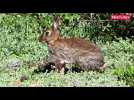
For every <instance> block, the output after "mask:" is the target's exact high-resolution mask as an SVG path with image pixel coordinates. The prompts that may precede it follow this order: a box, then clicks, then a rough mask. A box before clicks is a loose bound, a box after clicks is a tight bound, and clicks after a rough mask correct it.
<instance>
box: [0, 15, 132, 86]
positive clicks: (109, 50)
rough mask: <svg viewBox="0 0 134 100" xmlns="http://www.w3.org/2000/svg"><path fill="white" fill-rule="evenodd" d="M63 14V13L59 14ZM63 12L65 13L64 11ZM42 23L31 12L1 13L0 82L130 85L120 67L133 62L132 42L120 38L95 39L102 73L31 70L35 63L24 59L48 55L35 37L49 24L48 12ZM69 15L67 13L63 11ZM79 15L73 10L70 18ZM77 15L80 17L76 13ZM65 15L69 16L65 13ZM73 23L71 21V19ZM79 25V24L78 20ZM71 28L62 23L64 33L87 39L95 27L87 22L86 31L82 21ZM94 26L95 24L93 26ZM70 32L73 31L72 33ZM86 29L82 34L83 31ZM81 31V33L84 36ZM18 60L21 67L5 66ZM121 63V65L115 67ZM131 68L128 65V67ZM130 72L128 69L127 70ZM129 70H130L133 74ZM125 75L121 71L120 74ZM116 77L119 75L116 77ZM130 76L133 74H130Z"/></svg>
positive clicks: (37, 59)
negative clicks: (104, 65) (103, 64)
mask: <svg viewBox="0 0 134 100" xmlns="http://www.w3.org/2000/svg"><path fill="white" fill-rule="evenodd" d="M61 15H62V14H61ZM63 15H64V14H63ZM41 16H42V17H41V23H39V22H38V20H37V19H36V18H35V16H31V15H26V16H25V15H16V14H14V15H10V14H9V15H6V14H0V86H1V87H6V86H21V87H25V86H43V87H44V86H45V87H48V86H52V87H53V86H56V87H74V86H75V87H117V86H121V87H122V86H125V87H126V86H133V85H132V82H131V83H130V84H127V82H128V81H126V79H127V77H125V79H124V78H123V79H122V78H121V77H122V73H124V72H123V71H121V72H120V71H118V69H121V68H127V67H129V66H134V42H131V43H130V41H129V39H127V40H122V39H119V42H115V41H109V42H108V41H107V42H106V43H104V42H101V40H99V41H97V44H98V46H100V47H101V49H102V52H103V54H104V57H105V61H106V63H107V65H108V68H107V69H106V71H105V72H104V73H97V72H93V71H90V72H81V73H72V72H68V73H67V74H65V75H60V74H59V73H56V72H53V71H52V72H50V73H45V72H44V73H38V74H37V73H33V72H34V69H36V66H33V67H31V68H29V67H28V65H27V64H26V63H25V62H27V61H28V62H31V63H35V64H36V63H38V62H39V61H40V60H42V59H43V58H46V56H47V55H48V50H47V46H46V45H43V44H41V43H39V42H38V40H37V38H38V36H39V35H40V34H41V29H42V26H45V25H46V26H49V24H50V23H51V20H50V19H51V16H50V15H49V14H41ZM66 16H70V15H66ZM77 17H78V15H77V14H76V15H75V14H74V16H72V17H71V18H72V20H71V21H73V18H75V19H76V18H77ZM78 18H79V17H78ZM66 19H68V17H66ZM70 23H72V22H70ZM80 25H81V24H80ZM82 25H83V26H82V28H79V26H76V27H74V28H73V29H71V27H72V26H71V25H70V26H69V25H65V27H63V29H61V32H62V35H63V36H69V37H70V36H72V37H74V36H75V37H85V36H87V37H85V38H86V39H90V37H92V35H93V34H89V33H90V32H88V31H91V33H93V32H94V31H95V30H94V27H95V26H94V27H93V26H92V27H90V26H89V30H88V31H87V32H85V30H84V27H85V26H86V25H84V24H82ZM95 28H96V27H95ZM71 33H73V34H72V35H71ZM84 33H85V34H84ZM83 35H84V36H83ZM14 61H18V62H19V64H20V67H18V68H17V69H16V70H13V69H12V68H9V67H7V64H10V63H13V62H14ZM118 66H120V67H118ZM130 71H131V69H130ZM126 73H129V71H126ZM133 73H134V72H133V71H132V72H131V73H130V74H133ZM123 75H124V74H123ZM22 76H26V77H27V78H28V79H27V80H24V81H22V82H20V81H19V80H20V78H21V77H22ZM119 77H120V78H121V79H119ZM131 79H132V78H131Z"/></svg>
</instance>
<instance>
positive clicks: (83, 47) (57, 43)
mask: <svg viewBox="0 0 134 100" xmlns="http://www.w3.org/2000/svg"><path fill="white" fill-rule="evenodd" d="M59 21H60V20H59V17H54V23H53V25H52V27H51V28H50V29H47V30H46V31H45V32H44V33H43V34H42V35H40V37H39V41H40V42H42V43H47V45H48V49H49V58H48V60H47V61H49V62H53V63H55V66H56V68H57V69H58V71H59V72H63V71H64V67H65V64H77V65H79V67H80V68H81V69H82V70H86V71H89V70H102V69H104V68H105V66H104V59H103V56H102V53H101V50H100V49H99V48H98V47H97V46H96V45H95V44H94V43H91V42H89V41H86V40H84V39H79V38H62V37H61V36H60V33H59V30H58V28H59V24H60V22H59Z"/></svg>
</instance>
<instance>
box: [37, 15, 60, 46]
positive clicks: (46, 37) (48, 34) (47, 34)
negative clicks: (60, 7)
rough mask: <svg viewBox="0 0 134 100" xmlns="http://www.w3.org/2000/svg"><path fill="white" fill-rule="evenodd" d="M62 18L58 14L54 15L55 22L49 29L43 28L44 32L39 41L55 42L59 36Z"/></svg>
mask: <svg viewBox="0 0 134 100" xmlns="http://www.w3.org/2000/svg"><path fill="white" fill-rule="evenodd" d="M59 25H60V19H59V17H58V16H55V17H54V22H53V24H52V26H51V27H50V28H49V29H45V30H43V34H41V35H40V36H39V41H40V42H42V43H47V44H53V43H54V42H55V41H56V40H57V39H58V38H59V37H60V35H59V30H58V28H59Z"/></svg>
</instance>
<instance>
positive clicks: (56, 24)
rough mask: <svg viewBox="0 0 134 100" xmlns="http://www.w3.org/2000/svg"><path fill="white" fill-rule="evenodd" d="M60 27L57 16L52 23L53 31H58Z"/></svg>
mask: <svg viewBox="0 0 134 100" xmlns="http://www.w3.org/2000/svg"><path fill="white" fill-rule="evenodd" d="M59 25H60V17H59V16H54V23H53V25H52V29H53V30H58V28H59Z"/></svg>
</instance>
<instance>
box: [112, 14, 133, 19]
mask: <svg viewBox="0 0 134 100" xmlns="http://www.w3.org/2000/svg"><path fill="white" fill-rule="evenodd" d="M130 17H131V15H130V14H112V15H111V19H112V20H129V19H130Z"/></svg>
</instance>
